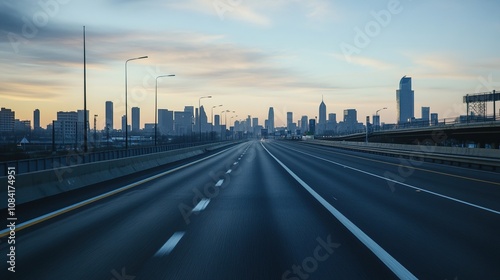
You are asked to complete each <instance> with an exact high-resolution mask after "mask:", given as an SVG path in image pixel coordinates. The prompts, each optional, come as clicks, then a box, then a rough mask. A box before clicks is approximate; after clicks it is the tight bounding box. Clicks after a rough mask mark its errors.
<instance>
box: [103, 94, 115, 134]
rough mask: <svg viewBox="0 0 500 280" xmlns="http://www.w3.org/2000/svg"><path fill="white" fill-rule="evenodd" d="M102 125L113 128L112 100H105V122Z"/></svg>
mask: <svg viewBox="0 0 500 280" xmlns="http://www.w3.org/2000/svg"><path fill="white" fill-rule="evenodd" d="M104 127H105V128H107V129H110V130H113V127H114V126H113V102H111V101H106V123H105V124H104Z"/></svg>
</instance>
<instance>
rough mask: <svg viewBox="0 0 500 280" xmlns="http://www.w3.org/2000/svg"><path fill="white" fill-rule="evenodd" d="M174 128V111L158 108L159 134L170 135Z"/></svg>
mask: <svg viewBox="0 0 500 280" xmlns="http://www.w3.org/2000/svg"><path fill="white" fill-rule="evenodd" d="M173 130H174V112H173V111H169V110H167V109H158V132H157V133H158V134H159V135H169V134H172V131H173Z"/></svg>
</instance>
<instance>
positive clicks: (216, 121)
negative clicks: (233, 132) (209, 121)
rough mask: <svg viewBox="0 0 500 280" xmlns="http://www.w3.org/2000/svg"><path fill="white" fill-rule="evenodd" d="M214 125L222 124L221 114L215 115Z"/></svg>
mask: <svg viewBox="0 0 500 280" xmlns="http://www.w3.org/2000/svg"><path fill="white" fill-rule="evenodd" d="M213 125H214V126H219V125H220V116H219V115H214V123H213Z"/></svg>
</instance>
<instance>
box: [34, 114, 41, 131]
mask: <svg viewBox="0 0 500 280" xmlns="http://www.w3.org/2000/svg"><path fill="white" fill-rule="evenodd" d="M33 129H34V130H39V129H40V110H38V109H35V111H33Z"/></svg>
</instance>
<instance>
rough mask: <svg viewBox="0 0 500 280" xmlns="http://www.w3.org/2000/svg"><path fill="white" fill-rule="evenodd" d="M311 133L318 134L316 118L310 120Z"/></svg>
mask: <svg viewBox="0 0 500 280" xmlns="http://www.w3.org/2000/svg"><path fill="white" fill-rule="evenodd" d="M309 133H310V134H312V135H316V119H310V120H309Z"/></svg>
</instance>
